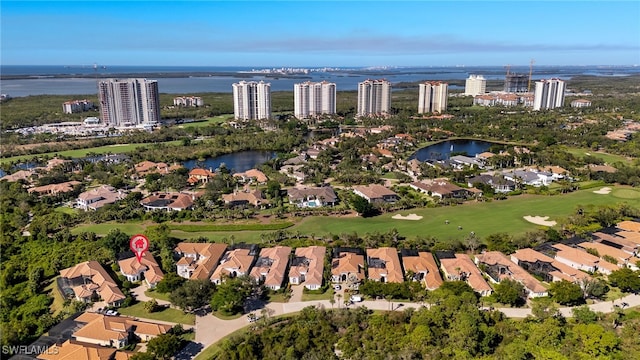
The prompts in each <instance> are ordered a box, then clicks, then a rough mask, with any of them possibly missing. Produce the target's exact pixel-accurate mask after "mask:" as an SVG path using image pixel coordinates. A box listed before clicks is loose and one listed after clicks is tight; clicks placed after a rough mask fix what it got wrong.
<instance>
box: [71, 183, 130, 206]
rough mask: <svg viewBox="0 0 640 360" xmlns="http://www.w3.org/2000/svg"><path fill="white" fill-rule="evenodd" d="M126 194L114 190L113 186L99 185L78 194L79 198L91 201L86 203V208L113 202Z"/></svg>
mask: <svg viewBox="0 0 640 360" xmlns="http://www.w3.org/2000/svg"><path fill="white" fill-rule="evenodd" d="M125 197H126V194H124V193H122V192H120V191H118V190H116V189H115V188H114V187H113V186H109V185H100V186H99V187H97V188H95V189H91V190H88V191H85V192H83V193H81V194H80V195H78V199H79V200H83V201H85V202H91V201H92V202H91V203H90V204H87V207H88V208H91V209H99V208H101V207H103V206H105V205H107V204H113V203H115V202H116V201H118V200H122V199H124V198H125Z"/></svg>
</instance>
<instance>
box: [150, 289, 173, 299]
mask: <svg viewBox="0 0 640 360" xmlns="http://www.w3.org/2000/svg"><path fill="white" fill-rule="evenodd" d="M144 294H145V295H147V296H148V297H150V298H155V299H158V300H164V301H169V294H168V293H165V294H163V293H159V292H157V291H153V290H145V291H144Z"/></svg>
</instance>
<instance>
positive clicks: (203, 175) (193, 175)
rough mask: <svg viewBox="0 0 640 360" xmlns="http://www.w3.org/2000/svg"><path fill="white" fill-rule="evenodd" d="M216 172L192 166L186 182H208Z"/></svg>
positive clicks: (192, 183)
mask: <svg viewBox="0 0 640 360" xmlns="http://www.w3.org/2000/svg"><path fill="white" fill-rule="evenodd" d="M214 176H216V174H215V173H214V172H213V171H211V169H209V170H207V169H202V168H193V169H191V171H189V178H188V179H187V182H188V183H189V184H191V185H195V184H198V183H204V184H206V183H208V182H209V180H211V179H212V178H213V177H214Z"/></svg>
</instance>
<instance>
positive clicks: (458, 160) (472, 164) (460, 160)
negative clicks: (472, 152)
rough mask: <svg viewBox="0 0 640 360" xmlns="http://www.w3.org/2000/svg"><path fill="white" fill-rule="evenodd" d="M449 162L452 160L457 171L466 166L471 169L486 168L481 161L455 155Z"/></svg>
mask: <svg viewBox="0 0 640 360" xmlns="http://www.w3.org/2000/svg"><path fill="white" fill-rule="evenodd" d="M449 160H451V162H452V163H453V164H454V166H455V167H456V168H457V169H462V168H464V167H465V166H466V167H469V168H471V169H475V168H483V167H484V162H482V161H481V160H479V159H477V158H472V157H468V156H464V155H455V156H452V157H450V158H449Z"/></svg>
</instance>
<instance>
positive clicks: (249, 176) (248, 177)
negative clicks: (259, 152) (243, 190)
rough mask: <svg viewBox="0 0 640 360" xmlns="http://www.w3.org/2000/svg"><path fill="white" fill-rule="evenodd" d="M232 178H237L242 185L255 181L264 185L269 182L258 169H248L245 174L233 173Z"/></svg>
mask: <svg viewBox="0 0 640 360" xmlns="http://www.w3.org/2000/svg"><path fill="white" fill-rule="evenodd" d="M233 177H235V178H239V180H240V182H243V183H250V182H254V181H255V182H256V183H258V184H265V183H266V182H267V181H269V178H268V177H267V175H265V174H264V173H263V172H262V171H260V170H258V169H249V170H247V171H245V172H241V173H235V174H233Z"/></svg>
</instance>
